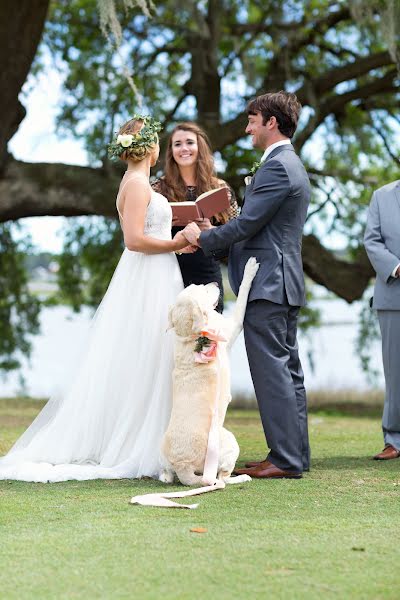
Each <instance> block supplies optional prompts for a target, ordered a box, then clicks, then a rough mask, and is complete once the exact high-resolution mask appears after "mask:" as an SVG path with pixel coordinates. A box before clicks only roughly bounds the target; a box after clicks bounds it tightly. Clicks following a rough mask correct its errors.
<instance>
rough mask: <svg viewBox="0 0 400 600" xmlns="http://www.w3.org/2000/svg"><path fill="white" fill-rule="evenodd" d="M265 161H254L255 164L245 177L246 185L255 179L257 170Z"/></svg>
mask: <svg viewBox="0 0 400 600" xmlns="http://www.w3.org/2000/svg"><path fill="white" fill-rule="evenodd" d="M263 163H264V161H263V160H256V162H254V163H253V166H252V167H251V169H250V171H249V173H250V174H249V175H247V176H246V177H245V178H244V183H245V185H249V184H250V183H251V180H252V179H253V177H254V175H255V174H256V171H258V169H259V168H260V167H261V165H262V164H263Z"/></svg>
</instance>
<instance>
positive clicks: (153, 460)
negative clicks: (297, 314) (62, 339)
mask: <svg viewBox="0 0 400 600" xmlns="http://www.w3.org/2000/svg"><path fill="white" fill-rule="evenodd" d="M129 177H131V178H132V176H129V174H128V175H127V174H126V175H125V176H124V179H123V180H122V182H121V186H120V190H121V189H122V186H123V185H124V183H125V182H126V181H127V178H129ZM117 208H118V198H117ZM145 234H146V235H149V236H151V237H154V238H158V239H171V208H170V206H169V204H168V201H167V199H166V198H165V197H164V196H162V195H161V194H158V193H157V192H154V191H152V192H151V200H150V203H149V206H148V209H147V215H146V222H145ZM182 289H183V284H182V278H181V274H180V270H179V266H178V262H177V260H176V257H175V255H174V254H173V253H166V254H152V255H146V254H142V253H139V252H131V251H129V250H127V249H125V250H124V252H123V254H122V256H121V259H120V261H119V264H118V266H117V268H116V270H115V273H114V275H113V277H112V280H111V282H110V285H109V287H108V290H107V292H106V294H105V296H104V298H103V300H102V302H101V304H100V306H99V307H98V309H97V312H96V314H95V316H94V318H93V321H92V324H91V329H90V334H89V339H88V345H87V348H85V351H84V353H83V355H82V359H81V361H80V367H79V369H78V371H77V372H76V373H75V375H74V377H73V378H72V379H71V384H70V386H69V387H68V389H66V391H65V392H64V393H63V394H61V395H60V396H59V397H57V398H52V399H51V400H49V402H48V403H47V404H46V406H45V407H44V408H43V410H42V411H41V412H40V414H39V415H38V416H37V418H36V419H35V420H34V421H33V423H32V425H31V426H30V427H29V428H28V429H27V431H26V432H25V433H24V434H23V435H22V436H21V437H20V438H19V440H18V441H17V442H16V444H15V445H14V446H13V448H12V449H11V450H10V452H9V453H8V454H7V455H6V456H4V457H3V458H0V479H14V480H22V481H38V482H39V481H40V482H56V481H66V480H69V479H78V480H86V479H100V478H101V479H119V478H138V477H142V476H150V477H157V476H158V475H159V474H160V472H161V469H162V462H161V457H160V445H161V440H162V437H163V434H164V432H165V430H166V428H167V425H168V421H169V416H170V411H171V400H172V398H171V394H172V369H173V348H172V344H173V333H172V332H171V331H167V328H168V307H169V306H170V305H171V304H173V303H174V302H175V299H176V296H177V295H178V293H179V292H180V291H181V290H182Z"/></svg>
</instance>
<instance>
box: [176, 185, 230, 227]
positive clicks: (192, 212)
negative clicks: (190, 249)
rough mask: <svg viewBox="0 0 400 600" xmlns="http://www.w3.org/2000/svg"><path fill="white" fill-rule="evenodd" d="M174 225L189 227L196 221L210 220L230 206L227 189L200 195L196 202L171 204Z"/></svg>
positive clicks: (223, 188)
mask: <svg viewBox="0 0 400 600" xmlns="http://www.w3.org/2000/svg"><path fill="white" fill-rule="evenodd" d="M169 204H170V206H171V208H172V216H173V217H175V220H174V222H173V225H187V224H188V223H190V222H191V221H195V220H196V219H204V218H207V219H209V218H210V217H213V216H214V215H216V214H218V213H220V212H222V211H223V210H227V209H228V208H229V206H230V203H229V195H228V188H227V187H220V188H216V189H215V190H210V191H209V192H204V193H203V194H200V196H199V197H198V198H197V200H196V201H195V202H170V203H169Z"/></svg>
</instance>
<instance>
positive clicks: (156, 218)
mask: <svg viewBox="0 0 400 600" xmlns="http://www.w3.org/2000/svg"><path fill="white" fill-rule="evenodd" d="M136 177H137V176H136ZM125 178H126V179H125V181H124V180H122V182H121V185H120V189H119V192H118V196H117V201H116V205H117V211H118V214H119V218H120V221H121V226H122V227H123V218H122V214H121V210H120V206H119V199H120V196H121V193H122V190H123V189H124V187H125V185H126V183H127V182H128V181H131V180H134V179H135V176H131V177H130V178H128V177H126V176H125ZM171 225H172V210H171V207H170V205H169V203H168V200H167V199H166V198H165V196H163V195H162V194H159V193H158V192H155V191H154V190H153V189H152V190H151V198H150V202H149V205H148V207H147V213H146V220H145V224H144V233H145V235H147V236H149V237H154V238H156V239H158V240H170V239H171Z"/></svg>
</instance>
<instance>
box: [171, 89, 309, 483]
mask: <svg viewBox="0 0 400 600" xmlns="http://www.w3.org/2000/svg"><path fill="white" fill-rule="evenodd" d="M300 110H301V105H300V103H299V102H298V100H297V98H296V96H295V95H294V94H290V93H287V92H283V91H281V92H277V93H270V94H264V95H262V96H258V97H257V98H255V99H254V100H252V101H251V102H250V103H249V105H248V107H247V114H248V125H247V127H246V133H248V134H250V135H251V136H252V142H253V146H254V147H255V148H260V149H262V150H264V155H263V157H262V159H261V165H260V166H259V168H258V170H257V171H256V173H255V175H254V177H253V178H252V179H251V181H250V183H249V184H248V185H247V187H246V192H245V196H244V202H243V208H242V211H241V214H240V215H239V217H237V218H236V219H232V220H231V221H229V222H228V223H226V224H225V225H223V226H220V227H214V228H211V229H208V230H205V231H200V229H199V228H198V227H197V225H196V224H195V223H191V224H190V225H188V226H187V227H186V229H185V230H184V231H183V234H184V235H185V237H186V238H187V240H188V242H189V243H190V244H193V245H198V246H200V247H201V248H202V249H203V251H204V253H205V254H206V255H210V254H211V255H213V256H215V257H216V258H218V257H220V256H221V255H223V254H224V251H225V254H226V253H227V252H226V251H227V250H228V249H229V280H230V283H231V286H232V289H233V291H234V292H235V294H237V293H238V290H239V286H240V282H241V280H242V277H243V271H244V266H245V264H246V262H247V260H248V259H249V258H250V257H251V256H255V257H256V258H257V262H259V263H260V268H259V271H258V273H257V275H256V278H255V280H254V282H253V286H252V289H251V291H250V296H249V303H248V306H247V310H246V317H245V322H244V335H245V342H246V350H247V355H248V359H249V365H250V371H251V376H252V379H253V384H254V388H255V392H256V396H257V402H258V406H259V410H260V415H261V420H262V424H263V428H264V433H265V437H266V441H267V445H268V446H269V448H270V452H269V454H268V456H267V458H266V459H265V460H260V461H256V462H252V463H247V464H246V467H248V468H246V469H238V470H237V471H236V472H237V473H246V474H249V475H251V477H256V478H269V479H273V478H282V477H288V478H289V477H290V478H299V477H301V476H302V473H303V471H305V470H307V471H308V470H309V461H310V450H309V442H308V429H307V401H306V392H305V389H304V383H303V371H302V368H301V364H300V359H299V354H298V345H297V339H296V333H297V317H298V313H299V308H300V307H301V306H303V305H304V304H305V290H304V276H303V265H302V259H301V239H302V233H303V226H304V222H305V219H306V214H307V208H308V204H309V201H310V183H309V179H308V176H307V173H306V171H305V169H304V166H303V164H302V162H301V160H300V158H299V157H298V156H297V155H296V153H295V151H294V148H293V146H292V144H291V143H290V139H291V138H292V137H293V135H294V133H295V131H296V127H297V122H298V118H299V114H300Z"/></svg>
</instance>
